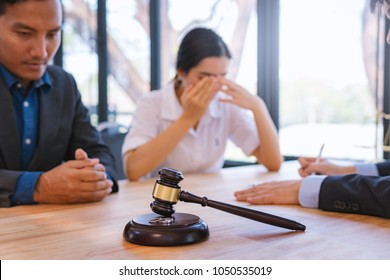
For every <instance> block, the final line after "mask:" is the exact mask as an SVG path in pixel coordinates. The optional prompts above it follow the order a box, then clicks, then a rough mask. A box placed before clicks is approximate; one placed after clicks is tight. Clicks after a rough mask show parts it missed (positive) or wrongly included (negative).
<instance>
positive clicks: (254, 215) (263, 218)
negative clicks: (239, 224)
mask: <svg viewBox="0 0 390 280" xmlns="http://www.w3.org/2000/svg"><path fill="white" fill-rule="evenodd" d="M179 200H180V201H184V202H192V203H197V204H200V205H202V206H203V207H205V206H209V207H212V208H215V209H219V210H222V211H224V212H228V213H231V214H234V215H237V216H241V217H244V218H248V219H251V220H254V221H257V222H262V223H265V224H269V225H273V226H277V227H282V228H287V229H291V230H302V231H304V230H305V229H306V226H304V225H302V224H300V223H298V222H295V221H292V220H289V219H286V218H282V217H279V216H275V215H271V214H268V213H264V212H260V211H256V210H252V209H248V208H243V207H240V206H235V205H230V204H227V203H222V202H218V201H214V200H209V199H208V198H207V197H199V196H196V195H194V194H191V193H189V192H186V191H180V194H179Z"/></svg>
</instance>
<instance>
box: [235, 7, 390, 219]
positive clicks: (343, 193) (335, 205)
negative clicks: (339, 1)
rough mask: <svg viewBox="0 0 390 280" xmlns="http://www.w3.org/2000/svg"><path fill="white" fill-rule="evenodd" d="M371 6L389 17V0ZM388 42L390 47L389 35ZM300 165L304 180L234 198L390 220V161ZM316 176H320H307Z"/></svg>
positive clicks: (305, 161)
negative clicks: (316, 174) (381, 10)
mask: <svg viewBox="0 0 390 280" xmlns="http://www.w3.org/2000/svg"><path fill="white" fill-rule="evenodd" d="M370 5H371V10H372V11H375V9H376V8H383V11H384V13H385V14H386V16H387V17H388V18H390V0H371V3H370ZM387 43H388V44H390V32H389V33H388V35H387ZM299 162H300V164H301V168H300V170H299V174H300V175H301V176H302V177H304V179H302V180H290V181H279V182H278V181H276V182H268V183H263V184H259V185H255V186H254V187H252V188H249V189H246V190H242V191H238V192H236V193H235V196H236V199H237V200H239V201H246V202H249V203H252V204H300V205H302V206H304V207H312V208H320V209H323V210H327V211H336V212H346V213H359V214H366V215H373V216H380V217H385V218H390V161H387V162H383V163H379V164H376V165H374V164H357V165H355V166H345V167H343V166H338V165H334V164H331V163H329V162H328V161H326V160H323V161H320V162H316V160H315V159H313V158H300V159H299ZM315 173H320V174H323V175H321V176H310V175H311V174H315ZM327 175H330V176H327Z"/></svg>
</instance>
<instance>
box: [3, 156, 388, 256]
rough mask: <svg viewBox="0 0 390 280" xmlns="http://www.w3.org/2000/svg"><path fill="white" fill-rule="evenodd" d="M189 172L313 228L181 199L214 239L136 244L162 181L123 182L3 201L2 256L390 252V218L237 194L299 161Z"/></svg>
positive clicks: (207, 191) (200, 185)
mask: <svg viewBox="0 0 390 280" xmlns="http://www.w3.org/2000/svg"><path fill="white" fill-rule="evenodd" d="M184 176H185V179H184V180H183V181H182V182H181V186H182V189H183V190H187V191H190V192H191V193H193V194H196V195H199V196H207V197H208V198H209V199H213V200H217V201H221V202H226V203H229V204H236V205H240V206H245V207H250V208H252V209H257V210H259V211H263V212H267V213H270V214H274V215H278V216H282V217H285V218H289V219H292V220H295V221H297V222H300V223H302V224H304V225H306V227H307V229H306V231H305V232H294V231H290V230H287V229H283V228H279V227H275V226H271V225H267V224H263V223H259V222H255V221H252V220H248V219H245V218H241V217H238V216H235V215H232V214H229V213H225V212H222V211H220V210H216V209H213V208H210V207H202V206H200V205H197V204H192V203H185V202H178V204H177V205H176V207H175V208H176V211H177V212H182V213H192V214H195V215H197V216H199V217H200V218H201V219H203V220H204V221H205V222H207V224H208V226H209V229H210V237H209V239H207V240H206V241H204V242H201V243H197V244H192V245H185V246H176V247H151V246H141V245H136V244H132V243H129V242H127V241H126V240H124V239H123V237H122V233H123V229H124V227H125V225H126V224H127V223H128V222H129V221H130V220H132V219H133V218H134V217H136V216H139V215H143V214H147V213H151V210H150V208H149V204H150V202H152V201H153V198H152V189H153V186H154V182H155V180H154V179H153V180H146V181H143V182H132V183H129V182H127V181H121V182H120V191H119V193H117V194H113V195H110V196H109V197H108V198H106V199H105V200H104V201H102V202H98V203H89V204H79V205H32V206H17V207H12V208H1V209H0V221H1V222H0V259H3V260H7V259H18V260H21V259H60V260H67V259H75V260H79V259H138V260H157V259H170V260H174V259H178V260H188V259H197V260H208V259H214V260H221V259H226V260H228V259H229V260H232V259H241V260H244V259H252V260H253V259H272V260H289V259H299V260H308V259H316V260H323V259H374V260H375V259H387V260H388V259H390V220H387V219H382V218H377V217H369V216H364V215H355V214H342V213H331V212H325V211H321V210H318V209H305V208H302V207H300V206H276V205H267V206H249V205H246V204H245V203H239V202H237V201H235V199H234V197H233V192H234V191H235V190H239V189H242V188H244V187H246V186H247V185H248V184H251V183H253V182H260V181H266V180H276V179H291V178H298V174H297V163H296V162H287V163H284V165H283V168H282V169H281V171H280V172H274V173H268V172H266V170H265V169H264V168H263V167H261V166H245V167H237V168H228V169H223V170H222V171H221V172H219V173H216V174H193V175H189V174H188V175H186V174H184Z"/></svg>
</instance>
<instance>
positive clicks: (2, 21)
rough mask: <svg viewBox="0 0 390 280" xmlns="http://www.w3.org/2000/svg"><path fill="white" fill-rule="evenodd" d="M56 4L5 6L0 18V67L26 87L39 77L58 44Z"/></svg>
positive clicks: (30, 0)
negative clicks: (4, 68)
mask: <svg viewBox="0 0 390 280" xmlns="http://www.w3.org/2000/svg"><path fill="white" fill-rule="evenodd" d="M61 24H62V7H61V3H60V1H59V0H43V1H37V0H27V1H21V2H18V3H16V4H14V5H8V6H7V8H6V11H5V13H4V14H3V15H1V16H0V63H1V64H3V65H4V66H5V67H6V68H7V69H8V70H9V71H10V72H12V73H13V74H14V75H16V76H17V77H18V78H19V79H20V81H21V82H22V83H23V84H24V86H27V85H28V84H29V83H30V82H31V81H34V80H37V79H39V78H41V77H42V75H43V74H44V72H45V70H46V67H47V65H48V63H49V62H50V60H51V59H52V58H53V56H54V54H55V52H56V51H57V49H58V47H59V45H60V41H61Z"/></svg>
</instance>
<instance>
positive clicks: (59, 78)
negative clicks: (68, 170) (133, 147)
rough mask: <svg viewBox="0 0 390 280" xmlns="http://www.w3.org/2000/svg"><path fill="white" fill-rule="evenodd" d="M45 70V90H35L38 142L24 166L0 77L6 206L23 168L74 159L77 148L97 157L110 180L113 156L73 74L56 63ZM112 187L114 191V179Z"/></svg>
mask: <svg viewBox="0 0 390 280" xmlns="http://www.w3.org/2000/svg"><path fill="white" fill-rule="evenodd" d="M47 72H48V74H49V76H50V78H51V80H52V82H53V85H52V88H51V90H50V92H48V93H42V92H41V93H39V132H38V146H37V149H36V151H35V154H34V156H33V159H32V161H31V164H30V166H29V167H28V168H27V170H22V169H21V163H20V153H21V149H20V148H21V145H20V135H19V131H18V128H17V122H16V115H15V111H14V105H13V102H12V96H11V94H10V93H9V91H8V89H7V88H6V87H5V85H4V82H3V79H2V78H1V77H0V206H1V207H8V206H10V196H11V195H12V194H13V193H14V192H15V186H16V181H17V179H18V177H19V176H20V175H21V174H22V173H23V172H24V171H42V172H45V171H48V170H50V169H53V168H54V167H56V166H58V165H60V164H61V163H62V162H64V161H67V160H71V159H74V153H75V150H76V149H77V148H82V149H84V150H85V151H86V152H87V153H88V156H89V157H90V158H99V159H100V162H101V163H102V164H103V165H104V166H105V167H106V169H107V171H108V172H109V174H110V175H111V176H112V177H113V179H114V181H116V180H115V178H116V173H115V170H114V158H113V157H112V155H111V154H110V152H109V149H108V148H107V146H106V145H105V144H104V142H103V140H102V138H101V136H100V134H99V133H98V132H97V131H96V129H95V128H94V127H93V126H92V125H91V124H90V119H89V114H88V111H87V109H86V108H85V106H84V105H83V103H82V101H81V96H80V93H79V91H78V89H77V85H76V82H75V80H74V78H73V77H72V76H71V75H70V74H68V73H66V72H65V71H63V70H62V69H61V68H59V67H56V66H49V67H48V68H47ZM113 191H118V185H117V183H116V182H114V186H113Z"/></svg>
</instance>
